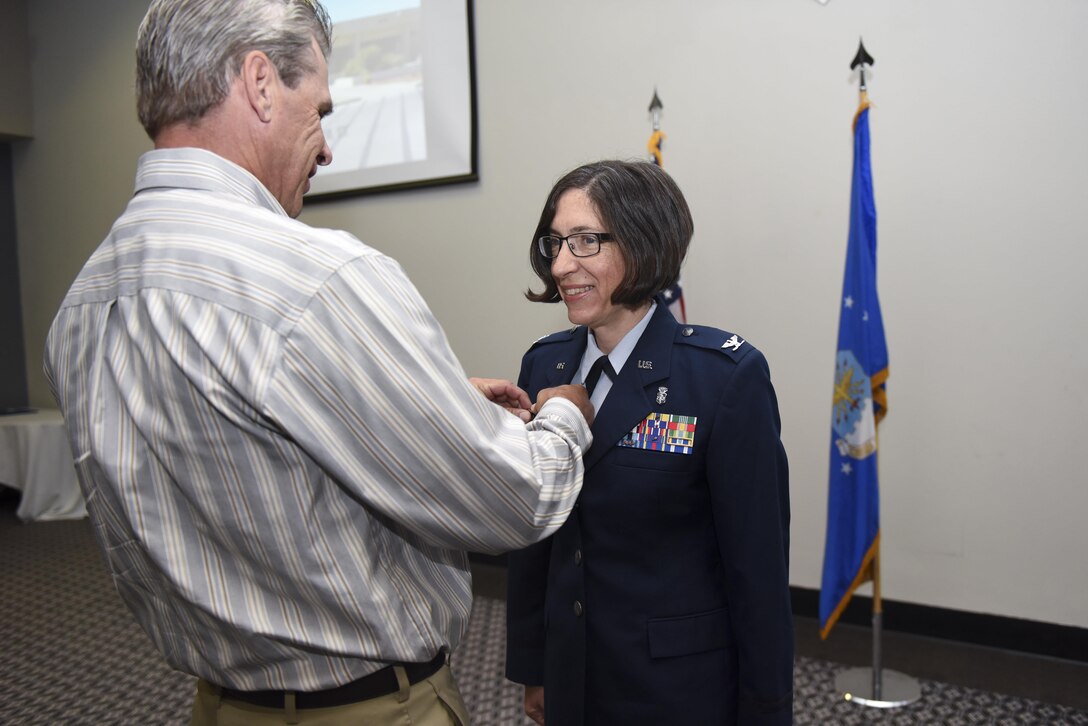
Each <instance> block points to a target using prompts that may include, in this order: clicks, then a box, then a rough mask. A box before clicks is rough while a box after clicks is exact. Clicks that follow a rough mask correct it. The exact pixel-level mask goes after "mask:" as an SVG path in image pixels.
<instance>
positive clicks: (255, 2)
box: [136, 0, 332, 139]
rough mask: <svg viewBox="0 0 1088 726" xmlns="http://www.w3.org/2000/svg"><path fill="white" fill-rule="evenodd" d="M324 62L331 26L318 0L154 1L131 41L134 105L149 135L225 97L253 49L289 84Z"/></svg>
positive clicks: (188, 118)
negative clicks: (317, 57)
mask: <svg viewBox="0 0 1088 726" xmlns="http://www.w3.org/2000/svg"><path fill="white" fill-rule="evenodd" d="M315 41H316V42H317V45H318V47H319V48H320V49H321V53H322V54H323V55H324V56H325V58H326V59H328V57H329V53H330V52H331V49H332V23H331V21H330V20H329V16H328V13H327V12H325V9H324V8H323V7H322V6H321V3H320V2H319V1H318V0H154V1H153V2H152V3H151V7H150V8H148V10H147V15H145V16H144V19H143V22H142V23H141V24H140V31H139V33H138V35H137V41H136V109H137V112H138V114H139V117H140V123H141V124H143V127H144V130H145V131H147V135H148V136H150V137H151V138H152V139H154V138H155V137H156V136H157V135H158V133H159V132H160V131H161V130H162V129H163V128H164V127H166V126H169V125H171V124H174V123H177V122H180V121H187V122H194V121H197V120H199V119H200V118H201V117H203V116H204V114H205V113H207V112H208V111H209V110H211V109H213V108H215V107H216V106H218V105H219V104H220V103H221V102H222V101H223V99H225V98H226V97H227V94H228V93H229V91H230V87H231V85H232V84H233V83H234V79H235V78H237V76H238V74H239V73H240V72H241V70H242V60H243V59H244V58H245V56H246V54H247V53H249V52H250V51H254V50H259V51H263V52H264V53H265V54H267V55H268V57H269V59H270V60H271V61H272V64H273V65H274V66H275V68H276V71H277V73H279V75H280V78H281V79H283V82H284V83H286V84H287V86H288V87H289V88H295V87H296V86H297V85H298V82H299V81H300V80H301V79H302V77H303V76H304V75H306V74H309V73H313V72H314V71H316V70H317V68H316V66H315V64H314V56H313V53H312V47H311V46H312V43H313V42H315Z"/></svg>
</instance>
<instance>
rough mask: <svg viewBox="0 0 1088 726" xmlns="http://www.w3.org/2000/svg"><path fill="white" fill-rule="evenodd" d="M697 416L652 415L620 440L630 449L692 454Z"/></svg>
mask: <svg viewBox="0 0 1088 726" xmlns="http://www.w3.org/2000/svg"><path fill="white" fill-rule="evenodd" d="M697 419H698V417H697V416H681V415H680V414H676V413H651V414H650V415H649V416H647V417H646V418H644V419H643V420H642V421H641V422H639V425H638V426H636V427H634V428H633V429H631V430H630V431H629V432H628V433H627V435H625V436H624V437H623V438H622V439H620V443H619V445H620V446H622V447H624V448H628V449H646V450H647V451H662V452H665V453H669V454H690V453H691V452H692V450H693V448H694V446H695V422H696V420H697Z"/></svg>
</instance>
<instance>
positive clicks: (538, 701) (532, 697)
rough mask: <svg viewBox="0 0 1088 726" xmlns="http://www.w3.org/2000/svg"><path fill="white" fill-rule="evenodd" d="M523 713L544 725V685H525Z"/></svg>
mask: <svg viewBox="0 0 1088 726" xmlns="http://www.w3.org/2000/svg"><path fill="white" fill-rule="evenodd" d="M525 715H526V716H528V717H529V718H531V719H533V720H534V721H536V722H537V723H538V724H540V726H544V686H525Z"/></svg>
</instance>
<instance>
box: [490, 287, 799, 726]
mask: <svg viewBox="0 0 1088 726" xmlns="http://www.w3.org/2000/svg"><path fill="white" fill-rule="evenodd" d="M586 338H587V330H586V328H585V327H576V328H573V329H571V330H568V331H565V332H561V333H556V334H554V335H550V336H547V337H545V338H542V339H541V340H539V341H537V343H536V344H534V345H533V347H532V348H531V349H530V350H529V351H528V352H527V353H526V354H525V357H524V359H523V361H522V369H521V376H520V378H519V385H520V386H521V387H523V388H525V389H526V390H527V391H528V392H529V394H530V396H532V397H534V398H535V397H536V394H537V392H538V391H539V390H540V389H542V388H546V387H550V386H556V385H561V384H564V383H569V382H570V381H571V378H572V376H573V375H574V373H575V372H576V371H577V370H578V367H579V364H580V362H581V358H582V354H583V352H584V350H585V347H586ZM592 428H593V445H592V447H591V448H590V449H589V451H588V452H587V453H586V455H585V459H584V461H585V467H586V474H585V484H584V487H583V489H582V494H581V497H580V499H579V501H578V504H577V505H576V506H575V509H574V511H573V513H572V514H571V516H570V518H569V519H568V520H567V522H566V523H565V524H564V525H563V526H562V527H561V528H560V529H559V531H558V532H557V533H556V534H554V535H553V536H552V537H550V538H549V539H547V540H544V541H543V542H540V543H538V544H536V545H533V546H532V547H529V548H528V549H525V550H521V551H519V552H514V553H511V554H510V556H509V560H508V561H509V577H508V601H507V613H508V615H507V619H508V630H507V677H508V678H509V679H511V680H513V681H516V682H518V683H523V684H527V685H544V686H545V718H546V719H547V723H548V724H549V726H578V725H579V724H586V725H588V726H600V725H602V724H624V725H627V726H629V725H631V724H677V723H685V724H700V725H707V724H743V725H744V726H747V725H749V724H789V723H792V683H793V621H792V616H791V611H790V598H789V573H788V566H789V565H788V559H789V520H790V514H789V487H788V480H789V477H788V470H787V462H786V455H785V450H784V449H783V446H782V443H781V440H780V435H779V434H780V421H779V414H778V404H777V399H776V397H775V393H774V389H773V388H772V386H771V382H770V374H769V371H768V367H767V363H766V360H765V359H764V357H763V355H762V354H761V353H760V352H759V351H758V350H756V349H755V348H753V347H752V346H751V345H750V344H749V343H747V342H746V341H745V340H744V339H743V338H740V337H739V336H736V335H733V334H731V333H726V332H724V331H721V330H716V329H713V328H706V327H700V326H691V325H683V324H679V323H677V322H676V320H675V318H673V317H672V315H671V314H670V313H669V311H668V310H667V308H666V307H665V306H664V305H659V306H658V308H657V310H656V311H655V312H654V315H653V317H652V319H651V321H650V323H649V325H648V327H647V328H646V330H645V331H644V332H643V334H642V337H641V338H640V339H639V341H638V342H637V344H636V345H635V348H634V350H633V351H632V353H631V355H630V357H629V358H628V359H627V361H626V363H625V364H624V365H623V368H622V369H621V370H620V372H619V374H618V376H617V378H616V380H615V381H614V382H613V386H612V389H611V390H610V391H609V393H608V396H607V398H606V399H605V401H604V403H603V405H602V406H601V408H600V411H599V412H598V413H597V417H596V420H595V421H594V423H593V427H592Z"/></svg>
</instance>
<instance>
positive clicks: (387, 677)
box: [219, 650, 446, 708]
mask: <svg viewBox="0 0 1088 726" xmlns="http://www.w3.org/2000/svg"><path fill="white" fill-rule="evenodd" d="M445 664H446V651H445V650H440V651H438V655H436V656H435V657H434V658H433V659H432V660H431V661H430V662H428V663H398V664H397V665H399V666H400V667H402V668H404V671H405V673H407V674H408V682H409V683H411V684H413V685H414V684H416V683H419V682H420V681H422V680H423V679H424V678H429V677H430V676H433V675H434V674H435V673H437V672H438V670H439V669H440V668H441V667H442V666H444V665H445ZM393 668H394V666H391V665H390V666H386V667H385V668H382V669H381V670H380V671H375V672H373V673H371V674H369V675H365V676H363V677H362V678H360V679H359V680H357V681H351V682H350V683H345V684H344V685H342V686H337V687H336V688H327V689H325V690H323V691H294V694H295V708H333V707H335V706H346V705H347V704H349V703H358V702H359V701H366V700H369V699H371V698H379V697H381V696H388V695H389V694H391V693H396V692H397V691H398V690H400V686H399V685H398V684H397V675H396V673H395V672H394V671H393ZM219 691H220V694H219V695H220V697H221V698H227V699H233V700H235V701H244V702H246V703H250V704H252V705H254V706H262V707H264V708H283V707H284V702H285V696H286V694H287V693H290V691H236V690H235V689H233V688H220V689H219Z"/></svg>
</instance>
